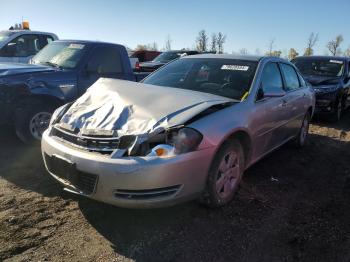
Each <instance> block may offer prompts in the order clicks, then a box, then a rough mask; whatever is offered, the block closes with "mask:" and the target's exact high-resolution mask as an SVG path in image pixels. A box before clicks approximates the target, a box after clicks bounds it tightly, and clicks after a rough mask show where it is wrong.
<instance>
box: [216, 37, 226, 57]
mask: <svg viewBox="0 0 350 262" xmlns="http://www.w3.org/2000/svg"><path fill="white" fill-rule="evenodd" d="M216 40H217V46H218V52H219V54H222V53H223V52H224V44H225V42H226V35H224V34H223V33H221V32H219V33H218V36H217V39H216Z"/></svg>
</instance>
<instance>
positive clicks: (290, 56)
mask: <svg viewBox="0 0 350 262" xmlns="http://www.w3.org/2000/svg"><path fill="white" fill-rule="evenodd" d="M298 55H299V53H298V52H297V51H296V50H295V49H294V48H291V49H289V52H288V59H289V60H292V59H294V58H296V57H297V56H298Z"/></svg>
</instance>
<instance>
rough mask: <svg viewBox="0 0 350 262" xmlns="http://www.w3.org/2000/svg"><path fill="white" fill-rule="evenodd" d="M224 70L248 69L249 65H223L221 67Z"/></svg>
mask: <svg viewBox="0 0 350 262" xmlns="http://www.w3.org/2000/svg"><path fill="white" fill-rule="evenodd" d="M221 69H223V70H235V71H248V69H249V66H242V65H223V66H222V67H221Z"/></svg>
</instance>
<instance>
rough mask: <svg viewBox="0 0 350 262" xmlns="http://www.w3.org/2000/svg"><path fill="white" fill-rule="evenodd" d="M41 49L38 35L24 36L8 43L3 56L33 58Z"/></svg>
mask: <svg viewBox="0 0 350 262" xmlns="http://www.w3.org/2000/svg"><path fill="white" fill-rule="evenodd" d="M40 49H41V45H40V39H39V36H38V35H22V36H19V37H17V38H15V39H14V40H13V41H11V42H10V43H8V44H7V45H6V46H5V48H4V51H3V54H2V55H3V56H9V57H26V56H32V55H35V54H36V53H38V52H39V50H40Z"/></svg>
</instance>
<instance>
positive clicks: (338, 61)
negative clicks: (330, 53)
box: [329, 60, 343, 64]
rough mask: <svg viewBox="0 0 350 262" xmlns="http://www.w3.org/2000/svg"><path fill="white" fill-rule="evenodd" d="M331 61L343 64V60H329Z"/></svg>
mask: <svg viewBox="0 0 350 262" xmlns="http://www.w3.org/2000/svg"><path fill="white" fill-rule="evenodd" d="M329 62H331V63H336V64H343V61H340V60H329Z"/></svg>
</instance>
